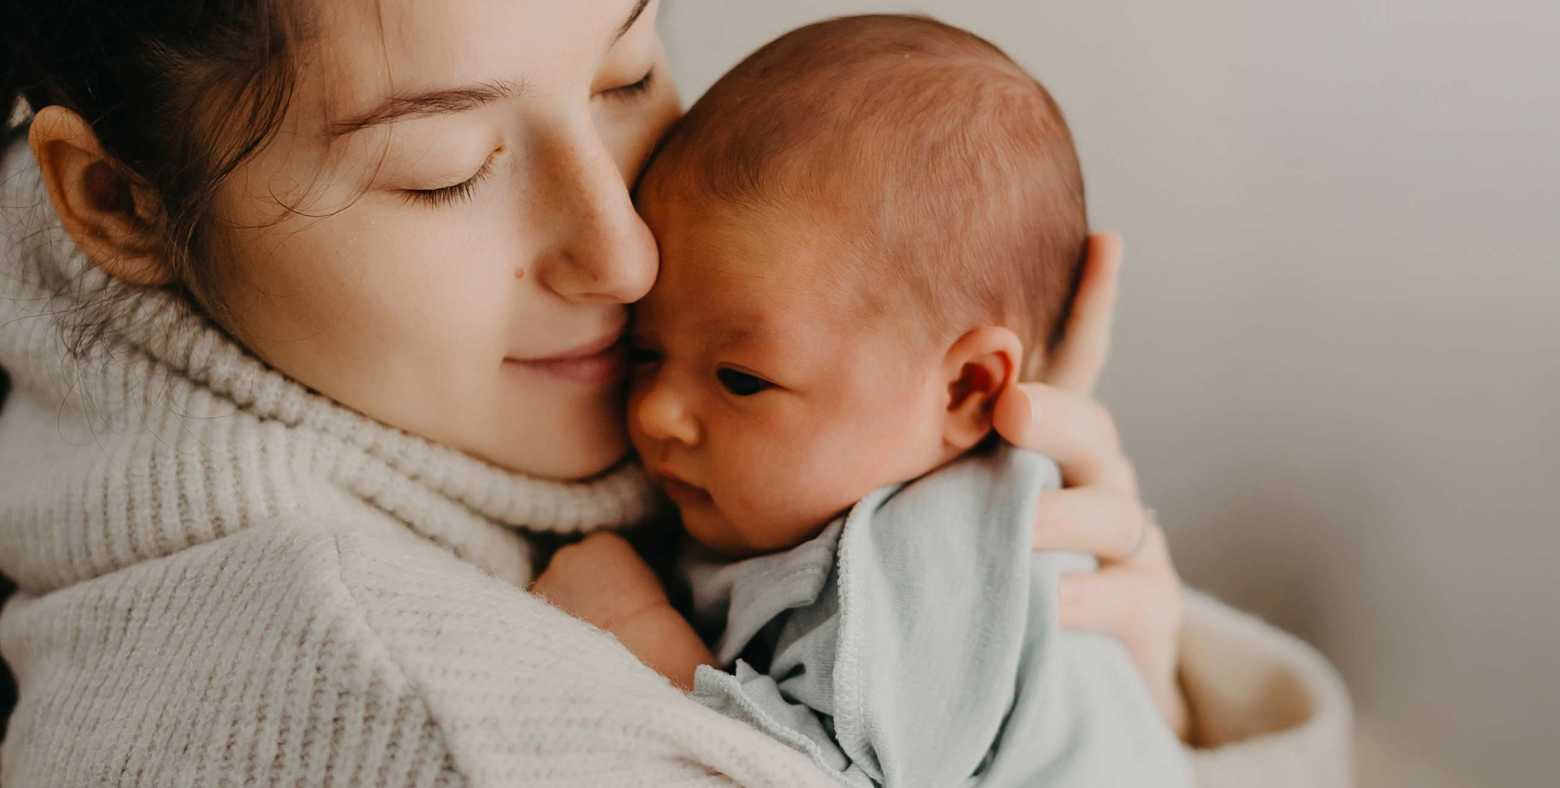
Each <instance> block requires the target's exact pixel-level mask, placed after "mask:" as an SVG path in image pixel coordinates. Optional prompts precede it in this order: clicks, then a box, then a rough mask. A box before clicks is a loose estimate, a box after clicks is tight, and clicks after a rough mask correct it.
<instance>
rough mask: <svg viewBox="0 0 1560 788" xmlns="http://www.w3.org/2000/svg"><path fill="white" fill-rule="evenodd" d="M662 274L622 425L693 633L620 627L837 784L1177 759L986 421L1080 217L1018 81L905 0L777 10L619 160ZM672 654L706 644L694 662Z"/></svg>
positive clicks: (1032, 345) (1067, 771)
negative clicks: (653, 503)
mask: <svg viewBox="0 0 1560 788" xmlns="http://www.w3.org/2000/svg"><path fill="white" fill-rule="evenodd" d="M638 199H639V201H640V203H641V208H642V211H643V213H644V216H645V219H646V221H647V222H648V223H649V225H650V227H651V229H652V230H653V231H654V233H655V236H656V238H657V239H658V240H659V242H660V245H661V256H662V264H661V275H660V279H659V280H658V281H657V282H656V285H655V287H654V289H653V290H652V291H651V293H650V294H649V296H648V297H647V298H646V299H644V301H642V302H641V303H640V304H639V305H638V307H637V311H636V314H635V318H634V325H633V329H632V335H631V339H632V342H633V346H634V354H635V357H636V368H635V373H634V380H633V384H632V389H631V390H632V395H631V402H630V431H631V434H632V438H633V441H634V445H635V446H636V447H637V449H638V451H639V454H640V456H641V458H642V459H643V461H644V464H645V466H646V468H647V469H648V470H649V472H650V474H651V476H652V477H653V478H654V479H655V480H656V482H657V483H658V484H659V485H661V486H662V487H663V488H664V489H665V491H666V494H667V495H668V497H670V498H671V499H672V501H673V502H675V503H676V505H677V507H678V509H679V510H680V512H681V515H682V522H683V524H684V526H685V528H686V530H687V533H688V534H689V535H690V536H691V537H692V538H693V540H695V541H696V542H697V543H698V545H699V546H698V547H697V548H696V549H695V550H694V551H693V552H692V553H691V554H690V555H689V557H688V558H687V559H686V560H685V562H684V567H685V569H686V571H687V575H688V580H689V583H690V585H691V586H692V591H693V617H694V619H695V621H696V622H698V623H699V624H700V626H701V628H702V629H704V630H705V631H706V634H707V635H708V636H709V638H710V639H711V640H712V642H713V646H712V649H713V651H712V652H705V651H703V650H702V649H682V650H681V651H680V652H678V653H679V654H680V655H681V656H668V653H667V651H666V649H665V647H664V646H658V645H656V644H657V643H671V642H682V643H686V642H689V641H690V640H692V636H691V634H689V633H677V632H673V631H670V630H673V629H676V628H677V627H686V626H687V625H686V624H685V623H682V622H680V621H666V622H663V623H664V626H665V627H666V628H667V631H665V632H664V633H663V634H664V637H659V638H646V637H644V636H643V633H640V634H639V635H637V636H636V637H633V638H624V642H625V643H626V644H627V645H628V646H629V647H630V648H631V649H632V650H634V651H635V652H636V653H638V654H640V656H641V658H642V659H644V660H645V661H646V662H647V663H648V664H650V665H652V666H654V667H656V668H657V669H658V670H661V671H662V672H664V673H666V674H667V675H668V676H670V677H672V678H673V679H674V680H677V681H679V682H680V683H683V684H685V685H686V684H688V683H689V681H688V677H689V676H691V677H692V681H691V684H692V689H693V694H694V697H695V698H696V699H698V700H699V701H701V702H703V703H705V704H706V705H708V706H710V707H712V708H714V709H716V710H718V711H720V712H722V713H724V714H727V715H729V716H732V717H735V718H738V719H740V720H743V721H745V722H747V723H749V724H751V725H754V726H755V727H757V728H759V729H760V730H763V731H765V732H767V733H768V734H770V735H772V736H774V737H776V738H778V739H779V740H781V741H783V742H785V743H786V744H788V745H790V746H792V747H794V748H796V749H798V750H800V751H802V752H804V753H806V754H807V755H809V756H811V757H812V758H813V759H814V760H815V761H816V762H817V763H818V765H819V766H821V767H823V768H825V769H827V770H829V771H831V772H833V773H835V774H837V775H838V776H840V777H841V778H842V779H843V780H844V781H845V782H847V783H851V784H862V785H867V784H888V785H957V784H966V783H970V782H982V783H989V784H996V785H1033V784H1046V785H1088V786H1095V785H1111V786H1125V785H1133V786H1137V785H1155V786H1174V785H1190V778H1189V774H1188V766H1187V762H1186V760H1185V757H1184V755H1183V754H1182V750H1181V747H1180V745H1179V742H1177V741H1176V740H1175V738H1174V736H1173V734H1172V733H1171V732H1170V731H1169V729H1168V728H1167V727H1166V726H1165V725H1164V724H1163V723H1162V722H1161V720H1160V717H1159V714H1158V712H1157V711H1156V710H1155V707H1154V705H1153V703H1152V701H1151V700H1150V698H1149V695H1148V691H1147V689H1146V688H1145V687H1144V686H1143V685H1142V684H1141V680H1140V679H1139V677H1138V675H1137V672H1136V670H1135V669H1134V668H1133V665H1132V662H1131V660H1130V658H1129V656H1128V655H1127V653H1126V651H1125V650H1124V648H1123V647H1122V646H1121V645H1120V644H1118V643H1116V642H1115V641H1113V640H1110V639H1108V638H1105V637H1101V636H1095V635H1087V634H1076V633H1070V632H1062V631H1060V630H1059V629H1058V627H1057V624H1056V597H1057V590H1056V582H1057V576H1058V574H1059V573H1061V572H1064V571H1074V570H1080V569H1082V570H1087V569H1089V568H1090V564H1089V563H1088V561H1087V560H1086V559H1082V558H1079V557H1077V556H1070V555H1058V554H1038V555H1033V554H1031V553H1030V551H1029V539H1030V533H1029V527H1030V523H1031V522H1032V521H1033V515H1034V511H1033V505H1034V504H1033V502H1034V501H1035V499H1036V496H1037V493H1038V491H1039V490H1040V489H1042V488H1043V487H1046V486H1050V487H1055V486H1057V484H1058V483H1059V480H1058V478H1057V471H1056V467H1055V465H1053V464H1052V463H1051V462H1050V461H1049V460H1047V459H1045V458H1043V457H1040V456H1039V455H1035V454H1030V453H1026V452H1022V451H1018V450H1015V449H1011V448H1005V447H999V446H996V445H994V441H993V440H991V439H990V434H991V411H992V407H993V403H994V402H995V400H996V398H997V396H998V394H999V393H1000V392H1001V391H1002V390H1003V389H1004V388H1005V387H1006V386H1009V385H1011V384H1013V383H1014V382H1016V381H1019V380H1023V379H1028V378H1032V377H1034V376H1037V375H1038V373H1039V372H1040V371H1041V370H1042V368H1043V367H1044V364H1045V363H1046V354H1047V350H1048V349H1050V348H1051V347H1053V346H1054V344H1055V342H1056V340H1058V339H1059V336H1058V334H1059V327H1060V326H1062V325H1063V323H1064V320H1065V317H1066V312H1067V309H1068V304H1069V302H1070V300H1071V297H1072V293H1073V291H1074V289H1075V287H1076V280H1077V278H1078V274H1079V266H1080V261H1081V257H1082V252H1083V248H1084V243H1085V238H1086V235H1087V224H1086V219H1085V210H1084V197H1083V182H1082V177H1081V175H1080V171H1079V165H1078V161H1077V156H1076V154H1075V152H1074V150H1073V145H1072V140H1071V136H1070V134H1069V132H1068V129H1067V126H1066V123H1065V122H1064V121H1063V119H1062V116H1061V113H1060V111H1059V110H1058V108H1057V106H1056V104H1055V103H1054V102H1053V101H1052V99H1051V97H1050V96H1049V94H1047V92H1046V91H1045V89H1044V88H1043V87H1041V86H1040V85H1039V84H1038V83H1037V82H1036V81H1035V80H1034V79H1033V78H1032V77H1030V76H1029V75H1028V74H1026V73H1025V72H1024V71H1023V70H1022V69H1021V68H1020V67H1018V66H1017V65H1015V64H1014V63H1013V62H1012V61H1011V60H1009V59H1008V58H1007V57H1006V56H1005V55H1004V54H1003V53H1002V52H1001V51H1000V50H998V49H997V48H996V47H994V46H992V45H991V44H989V43H987V42H985V41H983V40H982V39H980V38H977V37H976V36H974V35H972V34H969V33H967V32H964V31H961V30H958V29H955V28H952V27H949V26H946V25H943V24H940V23H938V22H935V21H932V20H929V19H924V18H912V17H898V16H867V17H854V18H847V19H838V20H833V21H829V22H824V23H820V24H816V25H812V26H809V27H805V28H802V29H800V30H797V31H795V32H792V33H790V34H788V35H785V36H783V37H781V38H780V39H778V40H776V41H774V42H772V43H770V44H769V45H767V46H765V47H764V48H762V49H761V50H759V51H758V52H757V53H755V54H754V55H752V56H751V57H749V58H748V59H747V60H746V61H744V62H743V63H742V64H740V65H738V66H737V67H736V68H735V69H734V70H733V71H732V72H731V73H729V74H727V75H726V76H725V77H724V78H722V79H721V80H720V82H719V83H718V84H716V85H715V86H714V87H713V88H712V89H711V90H710V91H709V93H708V94H707V95H706V96H704V98H703V99H701V100H700V101H699V102H698V104H697V105H696V106H694V108H693V109H692V110H691V111H690V112H689V113H688V115H687V117H686V118H685V119H684V120H683V121H682V122H681V124H680V125H679V126H678V127H677V128H676V129H675V130H674V131H673V132H672V134H671V135H670V136H669V137H668V139H667V140H666V141H665V142H664V143H663V145H662V147H661V149H660V150H659V151H658V152H657V154H656V156H655V159H654V161H653V162H652V163H651V165H650V167H649V169H648V171H647V172H646V174H645V176H644V179H643V181H642V182H641V184H640V187H639V193H638ZM698 663H705V664H703V665H699V664H698Z"/></svg>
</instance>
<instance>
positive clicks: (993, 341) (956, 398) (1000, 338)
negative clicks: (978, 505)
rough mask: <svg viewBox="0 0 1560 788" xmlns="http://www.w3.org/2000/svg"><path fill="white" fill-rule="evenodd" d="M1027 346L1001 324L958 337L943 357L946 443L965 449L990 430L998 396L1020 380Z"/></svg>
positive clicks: (944, 432)
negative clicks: (946, 393) (1020, 369)
mask: <svg viewBox="0 0 1560 788" xmlns="http://www.w3.org/2000/svg"><path fill="white" fill-rule="evenodd" d="M1023 352H1024V345H1023V343H1022V342H1020V341H1019V339H1018V335H1017V334H1014V333H1013V332H1012V331H1011V330H1009V329H1006V328H1002V327H1000V326H983V327H981V328H977V329H974V330H972V331H970V332H969V333H966V334H965V335H964V336H962V337H959V339H958V341H956V342H954V343H953V346H952V347H950V348H948V353H947V355H946V356H944V358H943V375H944V379H945V380H947V382H948V407H947V413H945V414H944V416H945V418H944V421H943V442H944V443H946V444H948V445H949V446H950V447H952V448H955V449H957V450H959V451H961V452H962V451H966V450H968V449H971V448H973V447H974V446H975V444H977V443H980V442H981V441H982V440H984V439H985V437H986V435H987V434H989V433H990V432H991V414H992V410H993V409H994V408H995V407H996V403H997V396H998V395H999V394H1001V393H1002V392H1003V390H1005V389H1006V388H1007V387H1008V386H1010V385H1012V384H1014V383H1017V382H1018V373H1019V364H1020V363H1021V359H1022V358H1023Z"/></svg>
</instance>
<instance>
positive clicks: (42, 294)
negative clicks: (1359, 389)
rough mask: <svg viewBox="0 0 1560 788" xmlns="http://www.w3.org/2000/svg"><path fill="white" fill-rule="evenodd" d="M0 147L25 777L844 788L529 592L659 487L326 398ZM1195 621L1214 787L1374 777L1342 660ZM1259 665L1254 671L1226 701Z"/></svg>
mask: <svg viewBox="0 0 1560 788" xmlns="http://www.w3.org/2000/svg"><path fill="white" fill-rule="evenodd" d="M0 155H4V156H5V158H6V159H7V161H6V162H4V166H3V168H0V228H3V238H0V367H3V368H4V369H6V370H7V371H8V372H9V374H10V376H11V378H12V383H13V390H12V392H11V394H10V396H9V398H8V400H7V401H6V402H5V403H4V405H3V410H0V574H3V575H5V576H6V577H8V578H10V579H11V580H12V581H14V582H15V583H16V585H17V587H18V592H17V593H16V595H15V596H14V597H13V598H12V599H11V601H10V602H9V603H8V604H7V605H6V607H5V609H4V611H3V613H0V655H3V657H4V659H5V660H6V662H7V663H8V664H9V665H10V666H11V668H12V669H13V670H14V671H15V673H16V676H17V681H18V685H19V687H20V702H19V705H18V707H17V709H16V711H15V713H14V715H13V717H12V719H11V722H10V726H9V730H8V732H7V734H6V738H5V741H4V743H3V748H0V784H4V785H6V786H15V787H16V788H26V787H27V786H76V785H116V786H118V785H137V786H139V785H148V786H150V785H156V786H165V785H172V786H183V785H188V786H208V785H209V786H221V785H343V786H345V785H406V786H490V785H491V786H497V785H704V784H711V785H716V784H740V785H758V786H765V785H775V786H807V785H828V784H832V783H831V782H830V781H829V780H828V778H827V777H825V775H824V774H823V773H822V772H820V771H818V770H816V769H815V768H814V767H813V766H812V765H811V764H810V763H809V762H808V760H807V759H806V758H805V757H804V756H802V755H801V754H800V753H797V752H795V751H793V750H791V749H789V748H787V747H785V746H784V745H782V744H780V743H778V742H775V741H773V740H771V739H769V738H768V737H766V736H764V735H762V734H760V733H759V732H757V731H756V730H753V729H750V728H748V727H746V726H744V725H742V724H741V723H738V722H735V721H733V720H729V719H727V718H725V717H722V716H720V715H718V714H716V713H715V712H713V711H710V710H708V709H706V708H704V707H702V706H700V705H699V704H697V703H694V702H693V701H691V700H689V699H687V698H686V697H684V696H683V695H682V694H681V693H680V692H678V691H677V690H676V689H675V688H674V687H673V686H672V685H671V684H670V683H669V682H667V681H666V680H665V679H663V678H662V677H660V676H659V675H657V674H655V673H654V672H653V671H651V670H650V669H648V668H646V667H645V666H643V665H642V664H640V663H639V662H638V661H636V660H635V659H634V658H633V656H632V655H630V654H629V653H628V652H627V651H626V650H624V649H623V648H622V647H621V646H620V645H619V644H618V643H617V642H616V641H615V640H614V639H613V638H612V637H611V636H610V635H608V634H606V633H604V632H601V631H600V630H597V629H595V628H593V627H591V626H589V625H587V624H584V623H582V622H580V621H577V620H575V619H572V618H570V617H568V616H566V615H565V614H563V613H562V612H560V611H558V610H557V609H555V608H553V607H551V606H549V605H548V604H546V603H545V602H544V601H542V600H540V599H539V598H537V597H534V596H532V595H529V594H527V593H526V592H525V591H524V588H525V586H526V585H527V583H528V582H529V581H530V578H531V575H532V572H533V566H532V553H531V549H530V546H529V543H528V540H527V536H528V534H535V533H545V532H551V533H578V532H583V531H588V530H592V529H597V528H610V527H618V526H623V525H628V524H631V523H634V522H636V521H639V520H641V519H643V518H644V517H645V516H647V515H648V514H649V512H650V511H651V507H652V503H653V498H652V495H651V491H650V489H649V487H648V485H647V483H646V481H645V478H644V476H643V474H642V473H641V472H640V471H639V470H638V469H637V468H636V467H634V466H623V467H620V468H617V469H615V470H613V471H610V472H608V473H606V474H605V475H603V476H601V477H600V478H597V479H593V480H589V481H583V482H578V483H564V482H554V481H546V480H540V479H535V478H529V477H525V476H520V475H516V474H513V473H509V472H506V471H503V470H501V469H498V468H495V467H493V466H491V465H488V464H485V463H482V462H480V461H477V460H475V459H472V458H470V457H468V456H465V455H463V454H461V453H459V452H456V451H453V450H451V449H448V448H446V447H441V446H438V445H435V444H432V443H429V442H428V441H425V440H422V439H420V438H418V437H415V436H411V435H408V434H406V433H403V432H401V431H399V430H396V429H394V428H391V427H388V426H385V425H382V424H379V423H376V422H374V421H372V420H370V419H368V418H365V417H363V416H361V415H359V414H357V413H354V412H352V411H350V410H348V409H346V408H344V407H341V406H340V405H338V404H335V403H333V402H331V401H329V400H327V399H325V398H323V397H321V396H319V395H317V394H315V393H313V392H310V391H309V390H307V389H305V388H304V387H302V386H300V385H299V384H297V383H295V382H293V381H291V380H289V379H288V378H286V377H285V376H284V375H282V374H280V373H278V372H277V371H275V370H272V369H270V368H268V367H267V366H266V365H265V364H264V363H262V362H261V361H260V360H258V359H257V358H255V357H254V356H252V355H250V354H249V353H247V352H246V351H245V350H244V349H243V348H242V347H241V346H239V345H238V344H236V343H235V342H233V341H232V340H231V339H229V338H228V337H227V336H226V335H225V334H224V333H223V332H221V331H220V330H218V329H217V328H216V327H214V326H213V325H211V324H210V323H208V322H206V321H205V320H203V319H202V318H201V317H199V316H198V315H197V314H196V313H195V312H194V311H192V310H191V309H190V308H189V307H188V306H187V304H186V302H184V301H183V300H182V299H181V298H179V297H177V296H176V295H173V294H171V293H168V292H165V291H162V290H132V289H129V288H128V287H127V286H126V285H123V284H120V283H118V282H116V281H115V280H113V279H111V278H109V277H107V276H105V275H104V274H103V273H102V272H100V271H98V270H97V269H95V268H93V267H92V266H90V265H89V264H87V263H86V261H85V260H84V259H83V258H82V256H81V255H80V253H79V252H78V251H77V250H76V249H75V248H74V247H73V246H72V245H71V244H70V242H69V241H68V239H67V238H66V236H65V234H64V231H63V229H62V228H61V227H60V225H59V224H58V221H57V220H55V219H54V218H53V217H52V212H51V211H50V210H49V207H48V203H47V199H46V197H45V195H44V192H43V190H42V189H41V186H40V184H39V175H38V171H37V167H36V165H35V164H34V162H33V160H32V158H31V156H29V155H27V153H26V152H25V151H24V150H12V151H10V152H9V153H8V154H7V153H6V152H4V151H0ZM105 309H107V310H108V311H109V312H110V314H109V315H108V316H109V319H108V321H107V322H106V323H105V324H104V330H103V331H102V332H101V334H100V335H99V336H98V337H97V339H96V341H95V342H94V343H93V344H91V345H90V346H89V350H88V351H87V352H86V353H85V354H82V355H80V356H79V357H73V355H72V354H71V353H69V352H68V351H67V345H66V340H67V338H69V337H71V336H72V335H73V333H74V332H75V331H76V330H77V329H78V328H79V321H80V319H81V318H82V317H83V316H85V315H92V316H96V317H102V316H103V315H104V314H105V311H104V310H105ZM1199 611H1203V612H1199ZM1220 617H1223V619H1221V618H1220ZM1190 618H1191V619H1192V622H1193V623H1192V624H1191V625H1189V626H1188V632H1190V633H1193V637H1194V638H1195V642H1191V643H1189V645H1188V648H1187V649H1186V650H1187V653H1188V654H1189V655H1190V657H1191V658H1192V659H1201V658H1205V657H1207V654H1213V655H1214V657H1213V658H1209V661H1206V662H1205V663H1200V664H1198V665H1191V664H1189V665H1188V669H1187V670H1188V674H1189V676H1190V675H1193V674H1194V673H1195V670H1197V669H1200V670H1202V671H1203V674H1202V675H1204V676H1205V678H1206V680H1207V684H1208V685H1209V687H1207V688H1202V690H1201V691H1202V692H1203V694H1205V695H1206V696H1207V697H1206V698H1197V697H1194V699H1193V705H1194V706H1197V707H1198V711H1199V714H1200V715H1203V718H1204V719H1205V720H1209V721H1211V725H1212V727H1213V728H1215V729H1217V730H1214V731H1212V733H1213V734H1215V735H1217V736H1220V737H1223V738H1226V739H1228V740H1230V741H1236V740H1240V741H1239V743H1236V744H1232V745H1229V746H1227V747H1225V748H1222V749H1220V750H1216V751H1213V752H1211V753H1207V754H1203V755H1199V756H1198V759H1197V760H1198V761H1199V764H1198V768H1199V770H1200V771H1199V775H1200V777H1201V778H1202V779H1203V784H1204V785H1207V786H1219V785H1238V784H1247V783H1245V782H1244V778H1243V777H1242V776H1241V775H1242V774H1243V773H1251V774H1261V775H1262V777H1263V780H1262V784H1265V785H1291V784H1292V785H1322V784H1325V785H1337V784H1340V783H1339V782H1334V781H1328V782H1313V779H1326V778H1329V777H1331V776H1336V775H1342V776H1343V777H1342V779H1346V776H1347V770H1346V763H1347V758H1346V753H1347V746H1346V741H1345V743H1343V744H1340V743H1339V736H1340V735H1342V736H1346V734H1347V727H1348V725H1347V715H1348V707H1347V701H1346V699H1345V698H1344V696H1343V694H1342V691H1341V688H1340V687H1339V685H1338V684H1337V680H1336V677H1335V676H1333V674H1332V673H1331V671H1330V669H1329V668H1327V666H1326V663H1325V662H1324V661H1322V660H1321V659H1320V658H1319V657H1317V656H1315V655H1314V653H1313V652H1310V651H1309V650H1308V649H1306V648H1305V647H1304V646H1302V645H1299V644H1298V642H1294V641H1290V640H1288V639H1286V638H1285V636H1282V635H1281V634H1279V633H1276V632H1274V631H1272V630H1271V629H1269V628H1266V627H1265V626H1264V625H1261V624H1260V623H1257V622H1254V621H1252V620H1249V619H1245V618H1243V617H1241V616H1240V615H1239V614H1236V613H1234V612H1232V611H1228V610H1226V609H1223V608H1220V607H1219V606H1217V604H1216V603H1212V602H1210V601H1206V600H1199V601H1196V602H1194V604H1193V606H1192V611H1191V614H1190ZM1225 619H1227V620H1225ZM1199 622H1200V624H1199ZM1199 625H1200V626H1203V628H1204V630H1203V631H1202V632H1203V634H1201V635H1197V634H1196V633H1197V632H1199V631H1200V630H1198V629H1197V626H1199ZM1199 648H1200V649H1201V650H1199ZM1215 660H1216V661H1215ZM1225 663H1228V664H1225ZM1231 666H1234V668H1239V669H1240V670H1239V671H1237V672H1241V671H1244V674H1247V675H1249V676H1250V677H1251V678H1250V681H1249V682H1247V683H1245V684H1240V685H1238V686H1237V687H1236V689H1238V690H1239V692H1237V693H1235V694H1231V693H1228V692H1226V693H1220V692H1219V691H1218V687H1219V686H1220V685H1219V676H1221V675H1224V674H1226V673H1229V672H1230V671H1231V670H1232V669H1234V668H1232V667H1231ZM1275 680H1281V682H1282V684H1283V687H1284V692H1283V693H1281V695H1280V696H1274V695H1273V693H1272V692H1271V691H1269V687H1270V686H1271V683H1272V682H1273V681H1275ZM1189 685H1192V688H1193V692H1194V694H1196V693H1197V692H1198V691H1199V687H1200V686H1201V685H1198V684H1196V683H1195V682H1193V681H1191V680H1189ZM1340 731H1342V733H1341V734H1340V733H1339V732H1340ZM1273 769H1279V770H1289V771H1290V772H1291V773H1292V774H1293V775H1294V777H1295V778H1296V779H1300V780H1302V781H1300V782H1284V781H1281V780H1274V779H1268V778H1269V777H1271V776H1272V771H1271V770H1273ZM1246 770H1252V771H1250V772H1247V771H1246ZM1232 779H1233V780H1240V781H1238V782H1231V781H1230V780H1232Z"/></svg>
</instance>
